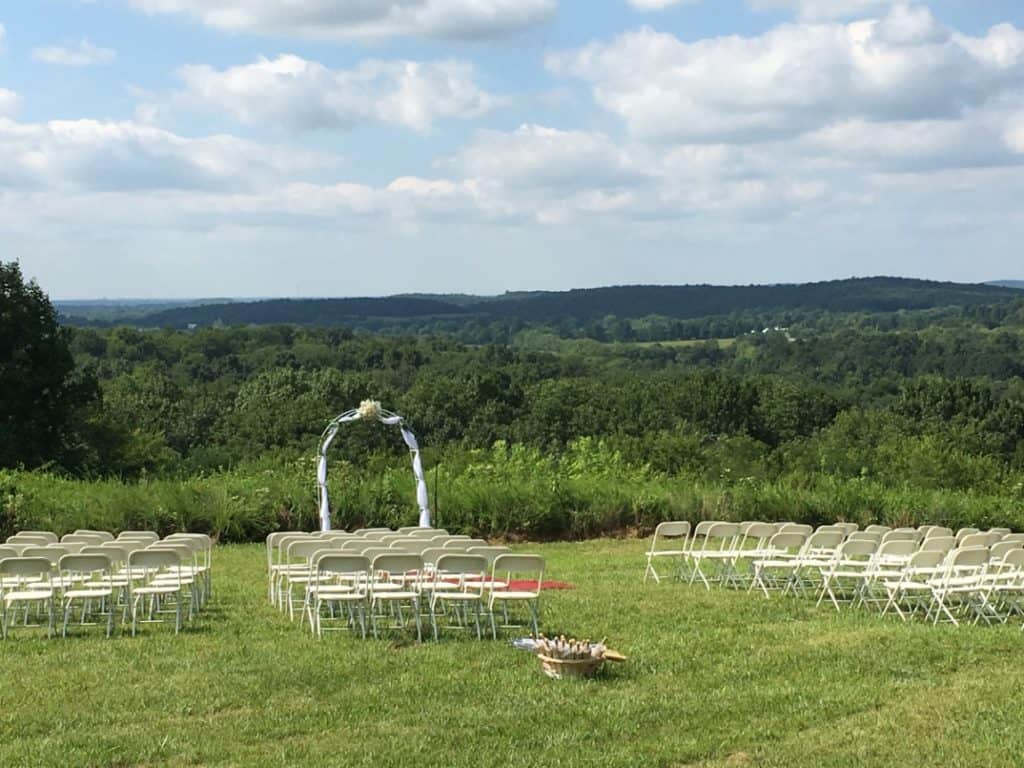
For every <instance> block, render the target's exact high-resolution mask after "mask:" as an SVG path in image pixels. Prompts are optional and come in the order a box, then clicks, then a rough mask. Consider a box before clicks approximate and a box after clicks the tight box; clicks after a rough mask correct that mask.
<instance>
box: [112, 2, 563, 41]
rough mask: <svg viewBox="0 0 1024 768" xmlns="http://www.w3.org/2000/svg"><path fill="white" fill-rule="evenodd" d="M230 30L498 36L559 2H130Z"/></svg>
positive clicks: (538, 19)
mask: <svg viewBox="0 0 1024 768" xmlns="http://www.w3.org/2000/svg"><path fill="white" fill-rule="evenodd" d="M129 2H130V3H131V4H132V5H133V6H135V7H136V8H139V9H140V10H143V11H145V12H147V13H182V14H187V15H189V16H192V17H194V18H197V19H199V20H200V21H201V22H202V23H203V24H206V25H207V26H211V27H215V28H218V29H223V30H228V31H232V32H255V33H258V34H265V35H271V36H296V37H307V38H313V39H341V40H344V39H350V38H384V37H394V36H422V37H432V38H442V39H482V38H491V37H499V36H502V35H507V34H511V33H513V32H517V31H519V30H522V29H525V28H528V27H531V26H534V25H537V24H540V23H542V22H545V21H547V20H548V19H550V18H551V17H552V16H553V15H554V13H555V10H556V8H557V6H558V0H390V1H389V2H381V0H307V1H306V2H287V3H285V2H280V0H129Z"/></svg>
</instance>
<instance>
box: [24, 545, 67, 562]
mask: <svg viewBox="0 0 1024 768" xmlns="http://www.w3.org/2000/svg"><path fill="white" fill-rule="evenodd" d="M66 554H68V551H67V550H66V549H64V547H61V546H59V545H53V544H51V545H49V546H46V547H26V548H25V549H24V550H22V553H21V556H22V557H36V558H44V559H46V560H48V561H49V562H50V565H56V564H57V563H59V562H60V559H61V558H62V557H64V555H66Z"/></svg>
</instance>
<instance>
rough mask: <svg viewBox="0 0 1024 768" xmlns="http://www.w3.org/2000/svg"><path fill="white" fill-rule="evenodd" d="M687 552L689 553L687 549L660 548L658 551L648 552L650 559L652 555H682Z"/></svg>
mask: <svg viewBox="0 0 1024 768" xmlns="http://www.w3.org/2000/svg"><path fill="white" fill-rule="evenodd" d="M685 554H687V552H686V550H685V549H662V550H658V551H657V552H648V553H647V558H648V559H650V558H652V557H681V556H683V555H685Z"/></svg>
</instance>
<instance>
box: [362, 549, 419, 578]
mask: <svg viewBox="0 0 1024 768" xmlns="http://www.w3.org/2000/svg"><path fill="white" fill-rule="evenodd" d="M372 563H373V570H374V571H375V572H376V571H386V572H387V573H404V574H408V575H411V576H416V575H418V574H419V573H420V571H422V570H423V558H422V557H420V556H419V555H411V554H408V553H394V552H385V553H382V554H379V555H376V556H374V557H373V559H372Z"/></svg>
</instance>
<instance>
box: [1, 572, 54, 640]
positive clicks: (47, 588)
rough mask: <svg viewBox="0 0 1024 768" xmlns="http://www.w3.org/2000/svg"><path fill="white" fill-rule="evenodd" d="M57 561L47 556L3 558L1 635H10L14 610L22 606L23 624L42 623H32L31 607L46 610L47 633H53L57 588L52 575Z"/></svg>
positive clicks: (38, 611) (50, 635) (40, 611)
mask: <svg viewBox="0 0 1024 768" xmlns="http://www.w3.org/2000/svg"><path fill="white" fill-rule="evenodd" d="M52 573H53V563H52V562H51V561H50V560H49V559H48V558H45V557H8V558H5V559H3V560H0V607H2V619H0V634H2V636H3V638H4V639H6V638H7V633H8V630H9V629H10V627H11V623H10V612H11V610H12V609H17V608H18V607H19V606H21V607H24V609H25V613H24V619H23V622H22V625H23V626H39V625H38V624H37V625H32V624H29V617H30V610H31V609H32V608H35V609H36V614H37V615H38V614H40V613H43V612H45V613H46V616H47V624H46V636H47V637H48V638H49V637H52V636H53V599H54V597H53V587H52V586H51V585H50V583H49V582H50V576H51V575H52Z"/></svg>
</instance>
